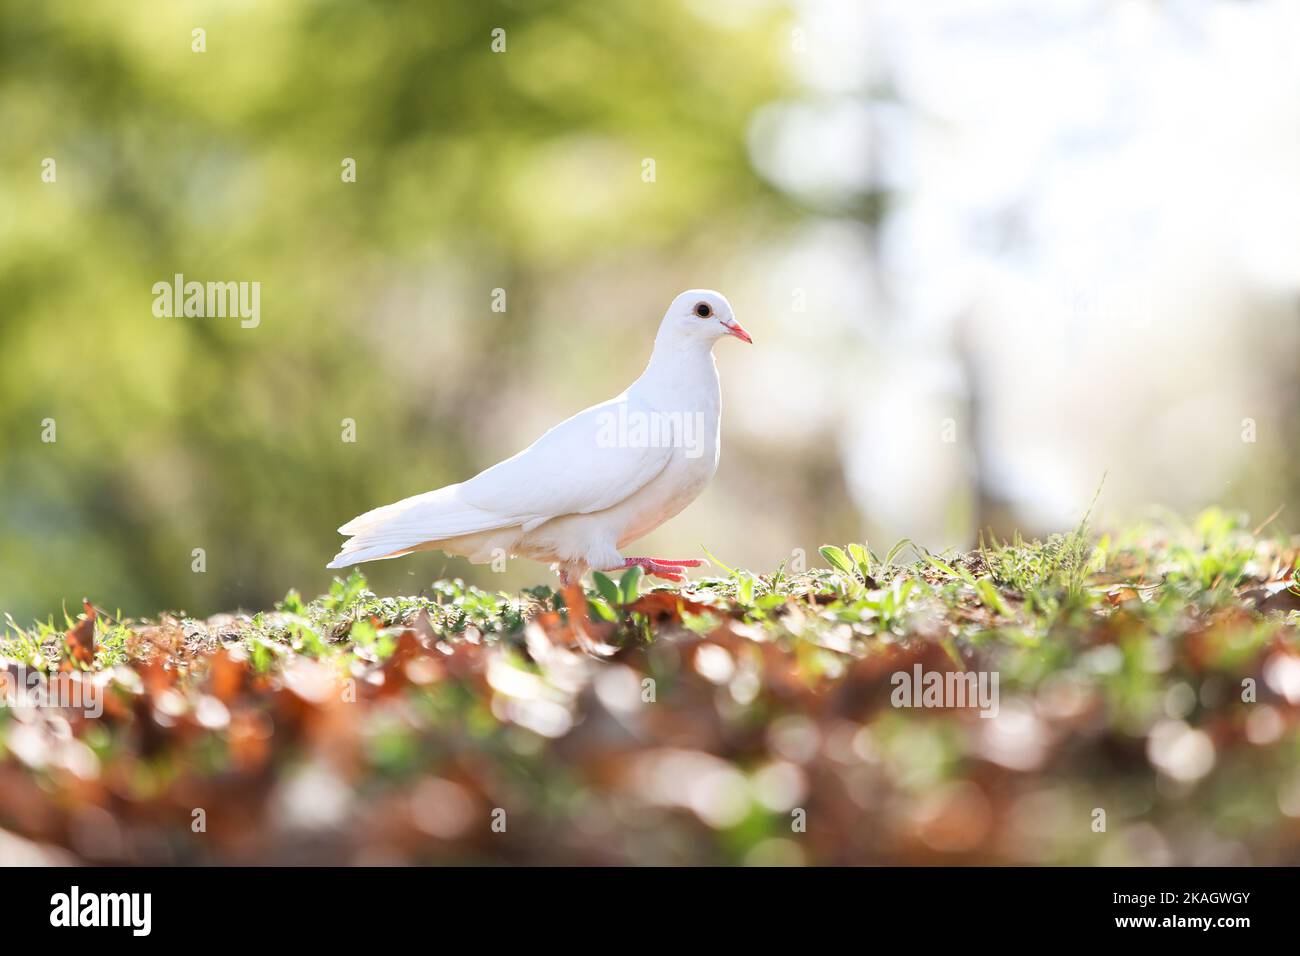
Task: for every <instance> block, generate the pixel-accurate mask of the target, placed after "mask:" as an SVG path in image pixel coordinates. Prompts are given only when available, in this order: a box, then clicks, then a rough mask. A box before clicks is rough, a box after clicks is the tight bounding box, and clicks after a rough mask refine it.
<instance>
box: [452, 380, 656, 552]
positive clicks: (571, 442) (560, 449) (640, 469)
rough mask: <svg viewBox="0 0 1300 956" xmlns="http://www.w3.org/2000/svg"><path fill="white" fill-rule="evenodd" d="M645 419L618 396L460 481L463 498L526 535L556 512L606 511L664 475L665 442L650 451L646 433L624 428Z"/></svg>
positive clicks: (637, 407) (642, 412) (643, 411)
mask: <svg viewBox="0 0 1300 956" xmlns="http://www.w3.org/2000/svg"><path fill="white" fill-rule="evenodd" d="M649 415H650V410H649V409H648V408H642V407H640V405H639V404H638V403H637V402H636V401H635V400H634V399H630V398H628V397H626V396H622V395H620V396H619V397H618V398H614V399H611V400H610V401H608V402H602V403H601V404H600V405H593V406H592V407H591V408H588V409H586V410H584V411H581V412H579V413H578V414H577V415H574V416H573V417H572V418H569V419H566V420H565V421H563V422H561V423H560V424H558V425H556V426H555V427H554V428H552V429H551V430H550V431H548V432H547V433H546V434H545V435H543V436H542V437H541V438H539V439H537V441H535V442H533V444H531V445H529V446H528V447H527V448H525V449H524V450H523V451H521V452H520V453H519V454H517V455H515V456H514V457H513V458H507V459H506V460H505V461H503V462H501V463H500V464H497V465H493V466H492V467H491V468H489V469H487V470H486V471H484V472H482V473H480V474H478V475H476V476H475V477H473V478H471V479H470V480H469V481H467V482H465V483H464V484H463V485H462V486H461V498H462V500H464V501H465V502H467V503H469V504H471V505H473V506H474V507H477V508H482V509H483V510H485V511H491V512H494V513H496V514H499V515H502V516H508V518H509V519H510V523H512V524H514V523H521V524H524V525H525V530H528V528H527V526H528V525H530V524H531V525H534V526H535V525H537V524H540V523H541V522H543V521H546V520H549V519H550V518H555V517H558V516H560V515H567V514H590V513H591V512H593V511H603V510H605V509H606V508H611V507H613V506H614V505H616V504H618V503H619V502H620V501H623V500H624V499H626V498H628V497H630V496H631V495H633V494H635V493H636V491H637V490H638V489H640V488H641V487H642V486H643V485H645V484H646V482H648V481H650V480H651V479H652V478H654V477H655V476H656V475H658V474H659V472H661V471H663V469H664V466H665V465H667V464H668V460H669V458H670V457H671V456H672V450H671V448H669V447H667V444H666V443H660V444H661V446H662V447H652V443H651V441H650V440H649V434H648V432H647V431H645V430H644V429H643V430H642V436H641V437H640V438H637V437H635V434H634V425H629V423H630V422H631V423H635V422H636V421H637V417H638V416H642V418H641V421H649ZM620 423H622V424H621V425H620ZM643 439H644V440H643Z"/></svg>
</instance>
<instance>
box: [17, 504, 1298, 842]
mask: <svg viewBox="0 0 1300 956" xmlns="http://www.w3.org/2000/svg"><path fill="white" fill-rule="evenodd" d="M1298 554H1300V551H1298V549H1297V544H1296V542H1294V541H1292V540H1290V539H1287V538H1286V537H1284V536H1282V535H1279V534H1273V533H1267V532H1262V531H1260V530H1258V529H1257V530H1255V531H1252V530H1250V528H1249V526H1248V525H1247V524H1246V523H1245V521H1244V519H1241V518H1238V517H1235V516H1232V515H1228V514H1224V513H1222V512H1219V511H1211V512H1207V513H1205V514H1203V515H1201V516H1200V517H1199V518H1198V519H1197V520H1196V521H1195V522H1194V523H1192V524H1190V525H1184V524H1181V523H1178V522H1169V523H1166V524H1162V525H1151V526H1144V527H1139V528H1134V529H1131V530H1128V531H1126V532H1124V533H1120V534H1112V535H1099V536H1098V535H1089V534H1087V533H1086V532H1085V531H1083V530H1082V529H1080V530H1079V531H1076V532H1075V533H1073V534H1068V535H1061V536H1056V537H1053V538H1052V539H1050V540H1049V541H1046V542H1032V543H1026V542H1022V541H1014V542H1008V543H1003V544H995V545H987V546H985V547H982V548H980V549H978V550H976V551H972V552H969V553H966V554H962V555H949V556H942V557H941V556H934V555H930V554H927V553H925V552H923V551H919V550H918V549H916V548H914V547H912V546H911V545H909V544H907V543H900V544H899V545H898V546H896V547H895V548H893V549H892V550H891V551H890V552H889V553H888V554H885V555H884V556H879V555H876V554H873V553H872V552H871V551H870V550H869V549H868V548H866V547H865V546H860V545H852V546H849V547H847V548H843V549H841V548H837V547H827V548H824V549H822V555H823V557H824V558H825V559H826V563H827V564H829V565H830V567H829V568H828V569H810V570H799V569H794V568H783V569H781V570H779V571H777V572H776V573H774V574H762V575H757V574H751V573H748V572H745V571H740V570H732V569H729V568H726V567H725V566H723V565H721V563H720V562H719V561H717V560H716V559H715V560H714V565H713V568H712V571H713V573H714V574H715V576H711V577H704V578H701V579H699V580H695V581H692V582H690V583H689V584H688V585H686V586H681V587H678V586H674V587H671V588H661V587H651V586H649V585H648V582H646V581H645V580H643V579H641V578H640V576H639V573H638V572H637V571H636V570H633V571H631V572H629V573H628V574H627V575H625V576H624V577H623V578H622V579H621V580H620V581H615V580H611V579H608V578H605V577H603V576H597V577H596V579H595V581H594V583H593V586H592V587H590V588H588V589H587V590H585V591H584V590H582V589H579V588H576V587H575V588H570V589H568V590H566V591H564V592H559V593H556V592H553V591H552V590H550V589H549V588H546V587H539V588H535V589H532V590H530V591H527V592H525V593H521V594H501V593H498V594H493V593H488V592H485V591H482V590H478V589H475V588H471V587H467V586H465V585H464V584H462V583H460V582H458V581H441V582H438V583H436V584H434V585H433V586H432V587H431V588H430V589H428V590H427V591H426V592H424V593H423V594H421V595H419V596H417V597H401V598H391V597H389V598H383V597H378V596H376V595H374V594H372V593H370V592H369V591H368V590H367V589H366V583H365V579H364V578H363V577H362V576H361V575H360V574H353V575H352V576H351V577H349V578H347V579H346V580H343V579H340V580H338V581H336V583H335V585H334V587H333V589H332V590H331V592H330V593H329V594H327V595H324V596H322V597H319V598H317V599H315V600H313V601H310V602H307V601H304V600H303V599H302V598H301V597H300V596H299V595H297V594H296V593H290V594H289V595H288V596H287V597H286V598H285V600H284V601H283V602H282V603H281V604H280V605H279V606H277V608H276V609H275V610H273V611H268V612H265V613H262V614H257V615H255V616H248V615H242V614H238V615H222V616H219V617H215V618H211V619H209V620H206V621H200V620H192V619H188V618H185V617H182V616H163V617H162V618H161V619H159V620H157V621H153V622H137V621H129V620H122V619H120V617H117V616H113V615H111V614H108V613H106V612H105V610H104V609H103V608H102V607H101V608H98V609H97V608H96V607H94V606H91V605H87V606H86V610H85V612H84V613H83V614H82V615H80V616H79V617H78V618H77V619H75V620H72V619H69V620H66V621H61V622H57V623H56V622H54V621H53V620H51V621H49V622H46V623H44V624H41V625H38V626H36V627H32V628H28V627H24V626H21V625H19V624H17V623H16V622H13V621H10V622H8V629H7V632H6V633H5V634H4V635H3V637H0V682H2V683H0V694H2V695H3V701H2V703H3V706H0V861H4V862H77V861H83V862H93V863H118V862H158V863H318V862H319V863H324V862H346V863H374V864H389V863H590V864H619V863H636V864H660V863H663V864H671V863H722V864H772V863H776V864H806V865H815V864H857V863H872V864H877V863H879V864H898V863H903V864H906V863H1085V864H1094V863H1099V864H1124V863H1154V864H1163V863H1176V864H1210V863H1214V864H1237V863H1242V864H1244V863H1265V864H1279V863H1290V864H1294V863H1297V862H1300V732H1298V730H1297V727H1298V724H1300V641H1298V640H1297V631H1296V628H1297V624H1300V611H1297V608H1300V598H1298V597H1297V591H1296V583H1297V580H1296V577H1295V569H1296V561H1297V556H1298ZM918 667H919V671H918ZM932 673H939V674H950V673H951V674H970V675H972V677H977V676H980V675H982V678H983V679H984V680H985V682H986V684H985V686H986V688H987V687H988V686H990V684H989V682H990V681H991V680H992V679H996V681H997V694H996V697H995V698H994V699H993V700H992V701H988V700H986V701H984V702H983V706H981V705H980V704H979V703H977V702H976V701H971V700H966V701H954V700H953V699H952V698H951V695H950V696H949V697H946V698H943V699H941V700H930V701H928V703H931V704H938V706H921V707H905V706H898V705H899V704H900V700H901V698H900V696H899V695H900V688H901V687H902V686H903V685H904V684H906V682H907V680H909V679H911V678H912V677H914V676H916V675H922V676H924V675H929V674H932ZM901 675H906V676H901ZM948 686H950V687H951V686H952V683H951V682H950V683H949V685H948ZM972 686H973V685H972ZM918 699H920V702H922V703H927V701H925V700H924V699H923V698H922V697H921V695H920V694H919V693H918ZM903 702H905V701H903ZM990 704H992V706H989V705H990Z"/></svg>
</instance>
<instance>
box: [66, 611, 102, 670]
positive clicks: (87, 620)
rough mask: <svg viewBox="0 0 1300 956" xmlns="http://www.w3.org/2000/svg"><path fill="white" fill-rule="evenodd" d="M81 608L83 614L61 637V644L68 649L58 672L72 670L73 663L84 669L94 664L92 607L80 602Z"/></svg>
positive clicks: (93, 616) (93, 613) (93, 614)
mask: <svg viewBox="0 0 1300 956" xmlns="http://www.w3.org/2000/svg"><path fill="white" fill-rule="evenodd" d="M81 603H82V606H83V607H84V608H85V613H84V614H82V615H81V617H80V618H78V620H77V623H76V624H74V625H73V626H72V627H71V628H69V629H68V633H67V634H65V635H64V636H63V643H64V645H65V646H66V647H67V649H68V657H67V659H65V660H64V661H63V664H62V665H60V670H72V666H73V664H74V663H76V664H81V665H84V666H86V667H89V666H91V665H92V664H94V663H95V617H96V612H95V608H94V606H93V605H92V604H91V603H90V602H89V601H87V600H85V599H83V600H82V602H81Z"/></svg>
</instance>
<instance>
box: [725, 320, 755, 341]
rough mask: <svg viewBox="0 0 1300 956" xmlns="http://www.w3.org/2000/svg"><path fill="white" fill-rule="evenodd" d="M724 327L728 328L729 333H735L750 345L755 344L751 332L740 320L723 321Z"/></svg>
mask: <svg viewBox="0 0 1300 956" xmlns="http://www.w3.org/2000/svg"><path fill="white" fill-rule="evenodd" d="M722 327H723V328H724V329H726V330H727V334H728V335H734V336H735V337H736V338H738V339H740V341H742V342H748V343H749V344H750V345H753V344H754V340H753V339H751V338H750V337H749V333H748V332H746V331H745V327H744V326H743V325H741V324H740V323H739V322H723V323H722Z"/></svg>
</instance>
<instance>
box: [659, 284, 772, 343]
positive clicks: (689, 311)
mask: <svg viewBox="0 0 1300 956" xmlns="http://www.w3.org/2000/svg"><path fill="white" fill-rule="evenodd" d="M659 329H660V334H661V335H662V334H664V333H669V334H671V335H674V336H681V337H686V338H691V339H695V340H702V341H704V342H707V343H708V344H709V345H712V344H713V343H714V342H716V341H717V340H718V339H720V338H722V337H723V336H724V335H734V336H735V337H736V338H738V339H740V340H741V341H743V342H753V341H754V340H753V339H751V338H750V337H749V333H748V332H746V331H745V328H744V326H742V325H741V324H740V323H739V322H737V321H736V316H735V313H733V312H732V311H731V303H730V302H728V301H727V299H726V296H724V295H722V293H720V292H714V291H713V290H712V289H690V290H688V291H686V292H683V293H682V294H681V295H679V296H678V297H677V298H675V299H673V304H672V305H670V306H669V307H668V311H667V312H666V313H665V314H664V321H663V324H662V325H661V326H660V327H659Z"/></svg>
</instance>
